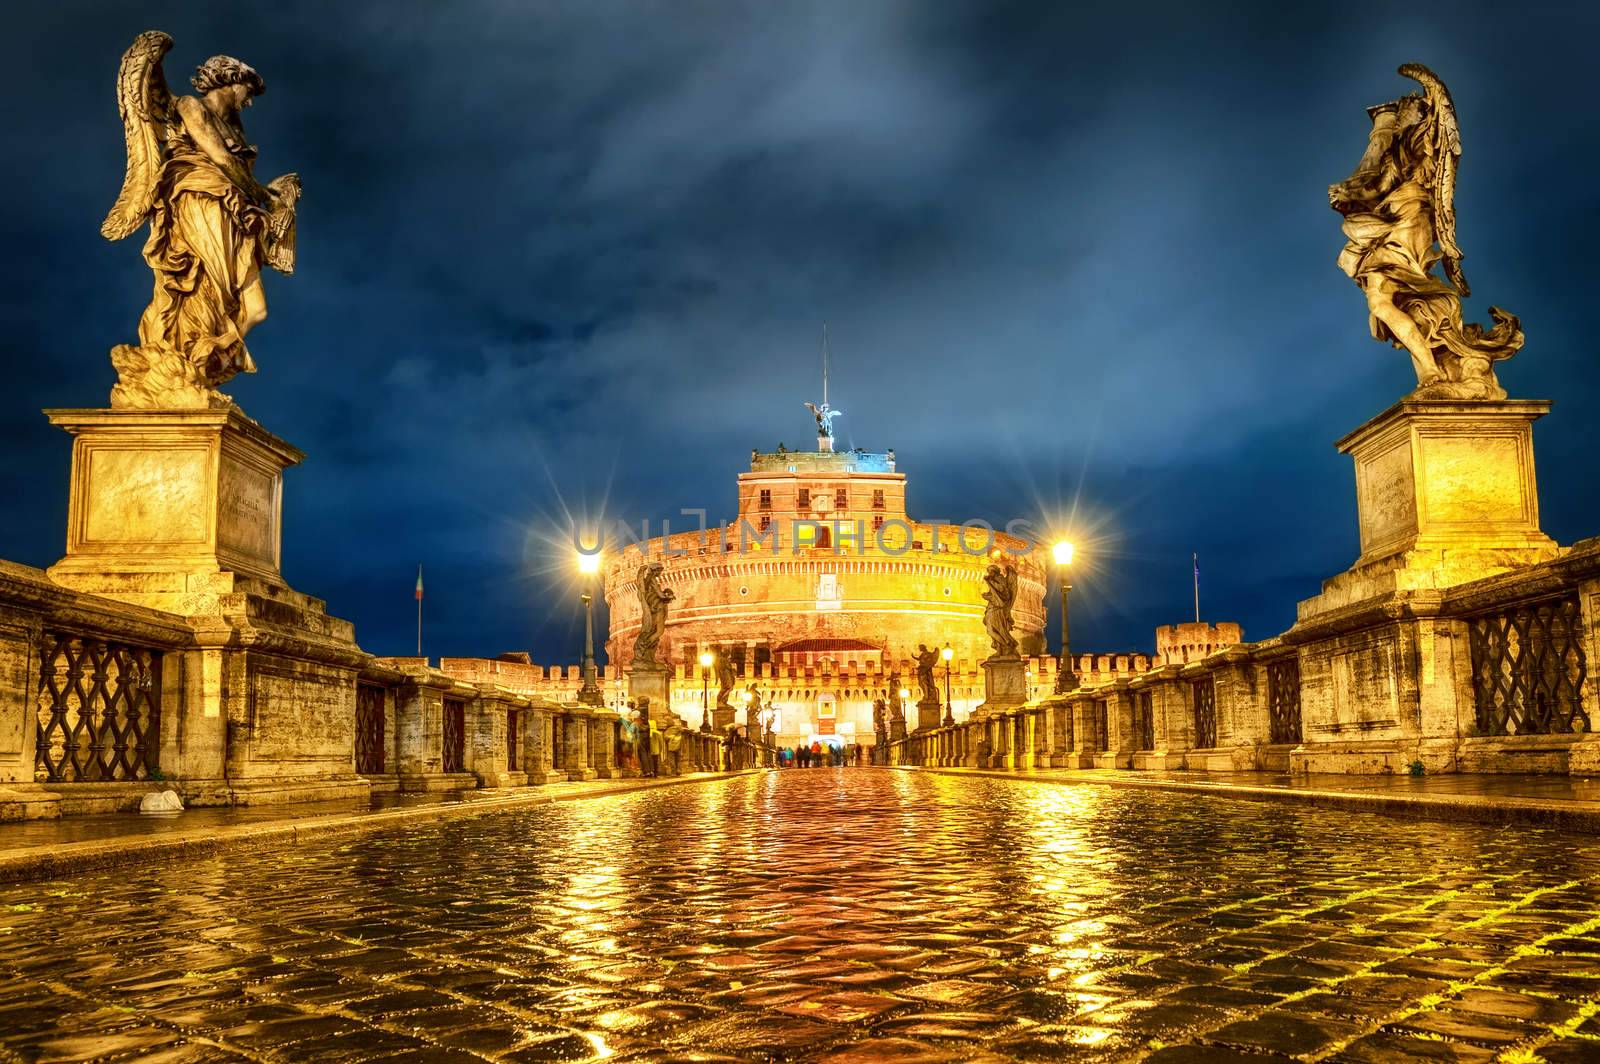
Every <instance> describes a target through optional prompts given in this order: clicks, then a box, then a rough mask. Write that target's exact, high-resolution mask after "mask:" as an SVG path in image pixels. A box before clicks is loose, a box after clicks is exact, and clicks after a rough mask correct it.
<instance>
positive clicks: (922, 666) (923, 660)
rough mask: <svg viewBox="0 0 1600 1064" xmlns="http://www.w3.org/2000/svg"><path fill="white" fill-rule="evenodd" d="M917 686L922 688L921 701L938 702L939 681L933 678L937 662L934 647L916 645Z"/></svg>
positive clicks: (937, 652) (937, 653)
mask: <svg viewBox="0 0 1600 1064" xmlns="http://www.w3.org/2000/svg"><path fill="white" fill-rule="evenodd" d="M916 658H917V686H918V687H920V688H922V701H923V702H931V703H937V702H938V701H939V681H937V680H935V679H934V678H933V667H934V666H935V665H936V664H938V662H939V651H938V650H937V649H935V648H934V647H928V646H924V645H923V644H921V643H918V644H917V653H916Z"/></svg>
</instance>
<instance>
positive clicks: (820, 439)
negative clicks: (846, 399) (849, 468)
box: [806, 322, 840, 452]
mask: <svg viewBox="0 0 1600 1064" xmlns="http://www.w3.org/2000/svg"><path fill="white" fill-rule="evenodd" d="M806 409H807V410H809V411H811V413H812V416H814V417H815V418H816V419H817V450H819V451H824V452H827V451H832V450H833V419H834V418H836V417H838V416H839V413H840V412H839V411H837V410H835V409H833V407H831V406H829V405H828V323H827V322H823V323H822V405H821V406H817V405H816V404H815V403H807V404H806Z"/></svg>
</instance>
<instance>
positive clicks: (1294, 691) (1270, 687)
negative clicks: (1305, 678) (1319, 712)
mask: <svg viewBox="0 0 1600 1064" xmlns="http://www.w3.org/2000/svg"><path fill="white" fill-rule="evenodd" d="M1267 715H1268V718H1269V719H1268V725H1269V730H1270V735H1271V739H1272V741H1273V742H1274V743H1298V742H1300V659H1299V658H1297V657H1291V658H1279V659H1278V660H1277V661H1274V662H1270V663H1268V665H1267Z"/></svg>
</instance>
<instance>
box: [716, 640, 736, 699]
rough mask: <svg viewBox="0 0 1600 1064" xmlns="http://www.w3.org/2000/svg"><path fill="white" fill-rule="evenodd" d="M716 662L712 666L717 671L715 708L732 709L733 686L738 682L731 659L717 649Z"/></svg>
mask: <svg viewBox="0 0 1600 1064" xmlns="http://www.w3.org/2000/svg"><path fill="white" fill-rule="evenodd" d="M715 657H716V664H715V665H713V666H712V668H713V669H715V670H716V673H717V708H718V709H732V708H733V702H732V701H731V697H732V695H733V686H734V684H735V683H737V682H738V680H737V678H736V677H735V676H734V672H733V659H732V658H730V657H729V656H728V655H727V653H726V652H725V651H721V650H719V651H717V653H716V655H715Z"/></svg>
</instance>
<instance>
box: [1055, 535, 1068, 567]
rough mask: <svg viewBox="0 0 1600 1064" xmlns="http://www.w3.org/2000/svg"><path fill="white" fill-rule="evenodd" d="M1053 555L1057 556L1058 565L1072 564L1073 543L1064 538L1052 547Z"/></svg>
mask: <svg viewBox="0 0 1600 1064" xmlns="http://www.w3.org/2000/svg"><path fill="white" fill-rule="evenodd" d="M1050 555H1051V557H1053V558H1055V560H1056V564H1057V565H1071V564H1072V544H1071V543H1068V542H1067V541H1066V540H1062V541H1061V542H1059V543H1057V544H1056V545H1055V546H1053V547H1051V548H1050Z"/></svg>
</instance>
